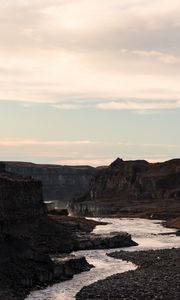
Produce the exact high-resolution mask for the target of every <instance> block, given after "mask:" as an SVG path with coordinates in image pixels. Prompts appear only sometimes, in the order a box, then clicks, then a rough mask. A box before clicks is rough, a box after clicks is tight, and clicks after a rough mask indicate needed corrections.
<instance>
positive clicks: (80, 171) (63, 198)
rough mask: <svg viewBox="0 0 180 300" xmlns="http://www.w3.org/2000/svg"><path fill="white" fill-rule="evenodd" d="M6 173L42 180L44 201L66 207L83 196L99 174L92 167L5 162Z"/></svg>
mask: <svg viewBox="0 0 180 300" xmlns="http://www.w3.org/2000/svg"><path fill="white" fill-rule="evenodd" d="M4 168H5V171H7V172H11V173H14V174H17V175H21V176H23V177H31V178H33V179H36V180H40V181H41V182H42V185H43V198H44V201H55V203H56V205H57V207H61V208H63V207H65V206H66V204H67V202H68V201H71V200H72V199H74V198H79V197H81V196H83V195H84V194H85V193H86V192H87V190H88V188H89V183H90V181H91V179H92V178H93V177H94V175H95V174H96V172H97V169H96V168H93V167H90V166H60V165H41V164H33V163H28V162H4Z"/></svg>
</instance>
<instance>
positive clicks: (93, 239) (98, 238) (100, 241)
mask: <svg viewBox="0 0 180 300" xmlns="http://www.w3.org/2000/svg"><path fill="white" fill-rule="evenodd" d="M131 246H137V243H136V242H134V241H133V240H132V239H131V235H130V234H129V233H127V232H112V233H110V234H106V235H105V234H103V235H98V234H89V235H86V237H85V238H83V237H81V238H80V239H79V241H78V248H79V250H85V249H86V250H87V249H88V250H92V249H113V248H122V247H131Z"/></svg>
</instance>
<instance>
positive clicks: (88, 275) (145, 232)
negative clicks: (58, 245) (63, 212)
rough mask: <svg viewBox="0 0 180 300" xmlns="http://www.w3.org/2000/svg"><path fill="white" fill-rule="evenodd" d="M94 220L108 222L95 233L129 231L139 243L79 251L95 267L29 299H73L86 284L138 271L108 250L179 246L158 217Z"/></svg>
mask: <svg viewBox="0 0 180 300" xmlns="http://www.w3.org/2000/svg"><path fill="white" fill-rule="evenodd" d="M94 220H97V221H104V222H107V223H108V224H107V225H98V226H96V228H95V229H94V231H93V232H94V233H95V234H104V233H110V232H118V231H127V232H128V233H130V234H131V235H132V239H133V240H134V241H135V242H137V243H138V244H139V245H138V246H134V247H127V248H121V249H110V250H109V249H105V250H86V251H77V252H74V253H73V254H74V255H76V256H79V255H83V256H85V257H86V259H87V261H88V262H89V263H90V264H93V265H94V266H95V268H92V269H91V270H90V271H89V272H83V273H80V274H77V275H75V276H74V278H73V279H71V280H68V281H64V282H61V283H58V284H55V285H53V286H51V287H47V288H46V289H44V290H39V291H34V292H32V293H31V294H30V295H29V296H28V297H27V298H26V300H35V299H36V300H74V299H75V296H76V294H77V293H78V292H79V291H80V290H81V288H82V287H84V286H87V285H89V284H91V283H93V282H96V281H98V280H100V279H105V278H106V277H108V276H111V275H113V274H117V273H123V272H126V271H128V270H135V269H136V268H137V266H136V265H134V264H132V263H130V262H125V261H122V260H116V259H114V258H112V257H108V256H107V255H106V253H110V252H114V251H115V250H126V251H135V250H139V251H141V250H149V249H167V248H173V247H174V248H179V247H180V237H178V236H176V235H175V230H173V229H169V228H166V227H164V226H163V225H162V222H161V221H159V220H146V219H133V218H121V219H119V218H113V219H112V218H103V219H100V218H96V219H94Z"/></svg>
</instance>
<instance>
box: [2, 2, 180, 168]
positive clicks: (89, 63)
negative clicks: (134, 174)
mask: <svg viewBox="0 0 180 300" xmlns="http://www.w3.org/2000/svg"><path fill="white" fill-rule="evenodd" d="M179 128H180V1H179V0H171V1H170V0H151V1H149V0H16V1H14V0H6V1H4V0H0V157H1V160H24V161H32V162H39V163H59V164H73V165H74V164H91V165H100V164H107V163H110V162H111V161H112V160H113V159H115V158H116V157H117V156H119V157H122V158H123V159H140V158H142V159H147V160H149V161H164V160H166V159H170V158H175V157H179V156H180V155H179V153H180V139H179Z"/></svg>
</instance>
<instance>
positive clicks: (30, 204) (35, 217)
mask: <svg viewBox="0 0 180 300" xmlns="http://www.w3.org/2000/svg"><path fill="white" fill-rule="evenodd" d="M45 217H46V209H45V205H44V203H43V198H42V185H41V182H39V181H35V180H32V179H23V178H21V177H15V176H12V175H10V174H8V173H0V236H1V238H2V237H3V236H4V235H7V234H13V235H15V234H17V235H19V233H20V232H22V231H23V229H25V228H26V227H27V226H28V225H29V224H33V226H34V227H36V226H38V224H39V222H40V220H41V219H43V218H45Z"/></svg>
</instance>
